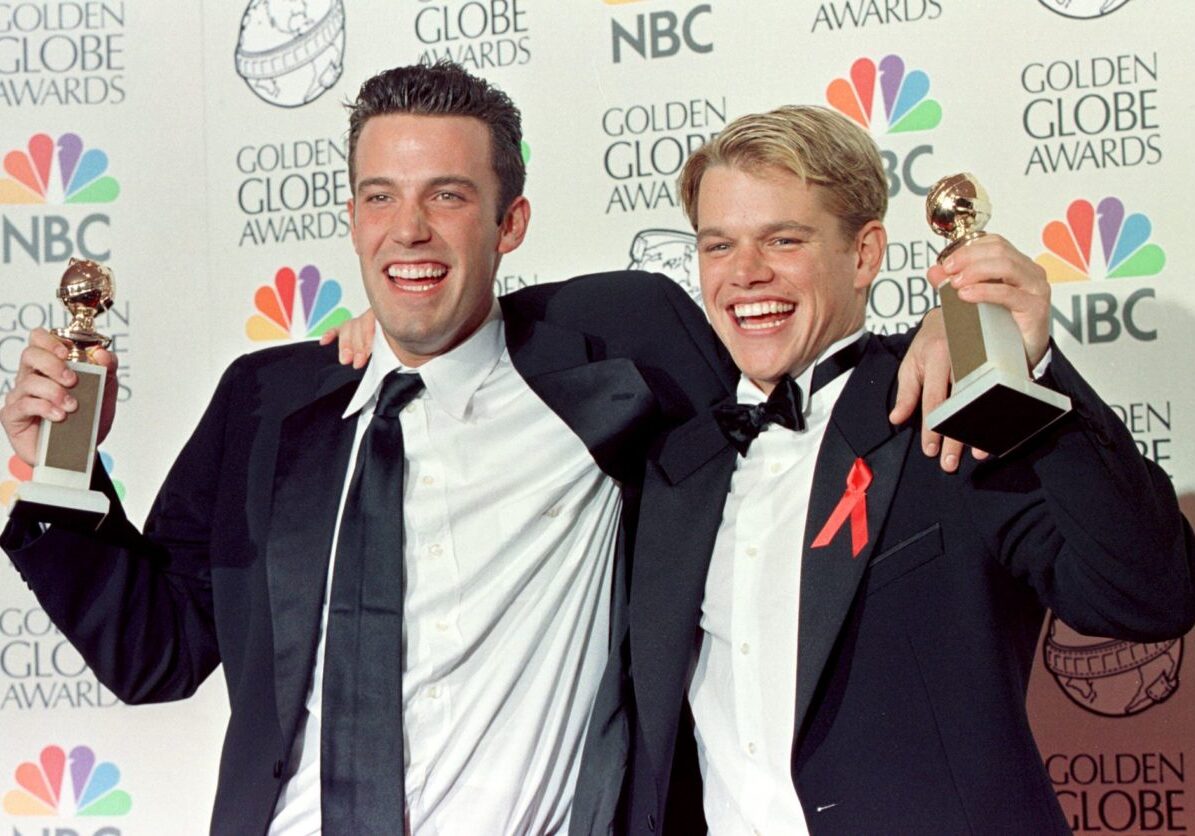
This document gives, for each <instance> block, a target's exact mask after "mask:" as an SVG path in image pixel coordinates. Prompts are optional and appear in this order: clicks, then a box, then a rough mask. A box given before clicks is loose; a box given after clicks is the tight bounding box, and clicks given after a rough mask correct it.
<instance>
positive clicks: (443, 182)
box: [357, 174, 478, 192]
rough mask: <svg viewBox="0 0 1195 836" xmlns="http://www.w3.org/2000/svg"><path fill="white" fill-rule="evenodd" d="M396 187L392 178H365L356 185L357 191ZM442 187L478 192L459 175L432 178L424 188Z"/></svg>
mask: <svg viewBox="0 0 1195 836" xmlns="http://www.w3.org/2000/svg"><path fill="white" fill-rule="evenodd" d="M397 185H398V181H397V180H395V179H394V178H393V177H367V178H365V179H364V180H362V181H361V182H360V183H358V184H357V190H358V191H360V190H362V189H367V188H371V187H374V186H380V187H382V188H394V187H395V186H397ZM444 186H458V187H464V188H466V189H469V190H471V191H474V192H476V191H478V187H477V183H476V182H475V181H474V180H472V179H470V178H468V177H465V176H464V175H460V174H443V175H441V176H439V177H433V178H432V179H431V180H429V181H428V182H427V184H426V187H425V188H428V189H439V188H443V187H444Z"/></svg>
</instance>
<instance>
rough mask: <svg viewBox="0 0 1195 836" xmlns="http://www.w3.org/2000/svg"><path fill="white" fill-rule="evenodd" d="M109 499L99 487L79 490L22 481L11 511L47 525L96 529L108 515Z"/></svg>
mask: <svg viewBox="0 0 1195 836" xmlns="http://www.w3.org/2000/svg"><path fill="white" fill-rule="evenodd" d="M110 506H111V503H110V502H109V500H108V497H107V496H106V495H104V494H103V493H101V492H100V491H89V490H79V489H78V488H67V487H63V486H62V485H50V484H46V483H44V482H22V483H21V485H20V487H18V488H17V493H16V502H15V503H13V507H12V515H13V516H14V517H21V518H24V519H30V520H36V521H37V522H42V523H47V524H49V525H62V526H66V527H68V528H79V529H82V528H86V529H92V530H95V529H97V528H99V527H100V523H102V522H103V521H104V517H106V516H108V509H109V507H110Z"/></svg>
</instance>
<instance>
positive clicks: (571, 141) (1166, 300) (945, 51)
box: [0, 0, 1195, 836]
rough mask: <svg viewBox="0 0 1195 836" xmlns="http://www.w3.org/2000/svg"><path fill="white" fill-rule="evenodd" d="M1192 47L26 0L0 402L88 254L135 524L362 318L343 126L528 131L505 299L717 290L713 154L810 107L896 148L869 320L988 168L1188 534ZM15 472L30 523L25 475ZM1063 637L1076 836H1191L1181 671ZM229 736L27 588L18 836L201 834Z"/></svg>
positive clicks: (1063, 13)
mask: <svg viewBox="0 0 1195 836" xmlns="http://www.w3.org/2000/svg"><path fill="white" fill-rule="evenodd" d="M1193 29H1195V4H1192V3H1190V2H1189V0H969V2H964V0H604V2H603V0H252V2H246V0H219V1H218V2H217V0H172V2H169V3H162V2H147V1H146V0H142V2H137V0H127V1H126V2H119V1H117V2H102V1H101V0H97V1H96V2H91V0H75V2H43V0H37V1H36V2H27V1H26V0H15V2H13V1H12V0H8V1H7V2H0V155H2V156H3V169H2V171H0V390H4V391H7V389H8V388H10V387H11V385H12V380H13V375H14V374H15V371H16V367H17V362H18V355H19V353H20V350H21V347H22V345H23V344H24V342H25V339H26V335H27V333H28V331H29V329H31V328H33V327H37V326H58V325H61V324H63V323H64V321H65V318H66V317H65V312H64V310H63V309H62V308H61V307H60V306H59V304H58V303H57V302H56V301H54V296H53V291H54V288H55V286H56V282H57V280H58V277H59V276H60V275H61V272H62V269H63V267H64V262H65V260H66V259H67V258H68V257H70V256H72V255H83V256H86V257H90V258H95V259H99V260H102V261H105V262H107V263H109V264H110V265H111V267H112V268H113V269H114V271H115V273H116V276H117V302H116V305H115V307H114V308H113V310H112V311H111V312H110V313H109V314H108V315H107V316H106V317H104V318H103V319H102V323H101V329H102V330H104V331H106V332H107V333H109V334H111V335H112V336H113V338H114V348H115V350H116V352H117V353H118V354H119V356H120V374H119V377H120V406H119V414H118V419H117V423H116V426H115V429H114V430H113V432H112V435H111V437H110V438H109V439H108V441H107V442H106V443H105V445H104V447H103V459H104V463H105V465H106V467H107V468H108V469H109V471H110V472H111V474H112V477H113V479H114V480H116V483H117V485H118V486H119V488H120V489H121V490H122V491H123V492H124V497H125V503H126V505H127V507H128V509H129V511H130V515H131V516H132V517H133V518H134V519H142V518H143V517H144V515H145V513H146V511H147V510H148V508H149V505H150V503H151V501H152V499H153V496H154V492H155V490H156V488H157V486H158V485H159V484H160V482H161V480H162V478H163V476H164V474H165V472H166V469H167V468H168V467H169V464H170V462H171V461H172V459H173V457H174V455H175V453H176V452H177V451H178V450H179V449H180V447H181V445H182V444H183V441H184V440H185V438H186V437H187V435H188V433H189V432H190V431H191V429H192V427H193V426H194V425H195V423H196V421H197V419H198V417H199V415H200V413H201V411H202V409H203V407H204V405H205V404H206V402H207V400H208V397H209V396H210V393H211V392H212V389H213V387H214V384H215V382H216V380H217V378H218V376H219V374H220V372H221V370H222V369H223V368H224V367H225V366H226V365H227V364H228V363H229V361H231V360H232V359H233V358H234V357H236V356H237V355H239V354H241V353H244V352H247V351H253V350H256V349H259V348H263V347H266V346H268V345H272V344H275V343H277V342H279V341H285V340H298V339H307V338H309V337H312V336H315V335H317V334H319V333H321V332H322V330H324V329H325V328H327V327H328V326H329V325H330V324H334V323H336V322H339V321H341V320H342V319H343V318H345V317H347V316H348V315H349V314H350V313H356V312H359V311H361V310H362V309H363V307H364V305H365V297H364V294H363V292H362V288H361V283H360V281H359V278H358V270H357V265H356V261H355V257H354V254H353V251H352V248H351V246H350V243H349V240H348V237H347V233H348V229H347V224H346V216H345V211H344V201H345V199H346V198H347V197H348V195H349V190H348V181H347V174H346V169H345V139H344V134H345V127H346V120H345V113H344V110H343V108H342V103H343V102H344V101H345V100H346V99H349V98H351V97H352V96H353V95H354V94H355V92H356V89H357V87H358V85H359V84H360V83H361V81H362V80H363V79H365V78H366V77H367V76H369V75H371V74H373V73H374V72H376V71H378V70H381V69H384V68H386V67H390V66H393V65H396V64H404V63H410V62H416V61H432V60H435V59H437V58H441V57H450V58H453V59H455V60H457V61H460V62H461V63H462V64H464V65H465V66H466V67H468V68H469V69H471V70H474V71H475V72H477V73H479V74H481V75H484V76H485V77H487V78H490V79H492V80H493V81H495V82H496V83H498V84H499V85H500V86H501V87H502V88H504V89H505V90H506V91H507V92H509V93H510V95H511V96H512V97H513V98H514V100H515V101H516V102H517V103H518V104H519V106H520V107H521V108H522V111H523V116H524V120H525V129H526V146H525V148H524V153H525V155H526V156H527V158H528V160H529V163H528V167H529V172H530V174H529V178H528V186H527V194H528V195H529V197H530V200H531V203H532V205H533V208H534V211H533V213H532V217H533V221H532V224H531V231H530V234H529V236H528V238H527V241H526V243H525V245H524V246H523V247H522V248H521V249H520V250H518V251H517V252H515V253H513V254H512V255H510V256H508V257H507V258H506V259H505V261H504V262H503V264H502V266H501V270H500V275H499V277H498V279H497V282H496V285H497V288H496V289H497V290H498V291H499V292H506V291H510V290H514V289H517V288H519V287H523V286H525V285H528V284H534V283H537V282H543V281H551V280H555V279H561V278H566V277H568V276H571V275H574V274H577V273H583V272H588V271H594V270H601V269H608V268H613V267H628V266H633V267H642V268H645V269H652V270H661V271H664V272H666V273H668V274H669V275H671V276H673V277H674V278H675V279H676V280H677V281H678V282H680V283H681V284H683V285H684V286H685V287H687V288H689V289H690V290H691V291H693V292H695V282H696V259H695V257H694V246H693V238H692V235H691V233H690V231H689V229H688V228H687V226H686V224H685V221H684V219H683V216H682V214H681V212H680V210H679V208H678V207H677V201H676V191H675V186H674V182H675V177H676V174H677V172H678V170H679V167H680V165H681V162H682V161H683V159H684V158H685V156H686V154H687V153H688V152H689V151H691V150H692V149H694V148H695V147H697V146H698V145H699V144H700V143H701V142H703V141H704V140H705V139H707V138H708V137H710V136H711V135H713V134H715V133H717V132H718V131H719V130H720V129H721V128H722V127H723V126H724V125H725V124H726V123H727V122H728V121H729V120H731V119H733V118H735V117H736V116H738V115H740V114H743V113H747V112H751V111H758V110H761V109H767V108H772V107H775V106H777V105H781V104H785V103H800V102H804V103H817V104H827V105H829V106H831V107H835V108H837V109H839V110H841V111H842V112H843V113H845V114H847V115H848V116H850V117H851V118H853V119H855V120H857V121H859V122H860V123H861V124H863V125H865V126H866V127H867V128H868V129H869V130H870V131H871V132H872V134H873V135H874V137H875V139H876V141H877V142H878V143H879V145H880V147H881V148H882V149H883V153H884V159H885V162H886V165H887V169H888V175H889V181H890V190H891V196H892V201H891V210H890V213H889V217H888V226H889V231H890V236H891V243H890V244H889V247H888V252H887V258H886V260H885V264H884V267H883V270H882V273H881V276H880V278H879V279H878V280H877V282H876V284H875V286H874V289H873V292H872V295H871V299H870V302H869V311H868V312H869V323H870V325H871V327H872V328H874V329H876V330H878V331H894V330H900V329H904V328H907V327H908V326H909V324H910V323H913V322H915V321H917V320H918V319H919V318H920V317H921V315H922V314H923V313H924V312H925V311H926V310H927V309H928V308H929V307H931V306H932V305H933V304H934V301H935V300H934V294H933V291H932V289H931V288H930V287H929V286H928V284H927V283H926V281H925V278H924V276H925V271H926V269H927V267H928V266H929V264H931V263H932V262H933V259H934V256H935V254H936V252H937V251H938V250H939V248H940V244H939V243H938V242H937V241H935V240H934V239H933V237H932V235H931V234H930V233H929V232H928V229H927V227H926V226H925V223H924V221H923V208H922V207H923V198H924V195H925V193H926V190H927V187H928V186H929V185H930V184H932V183H933V182H934V180H936V179H937V178H938V177H940V176H942V175H944V174H947V173H951V172H954V171H958V170H969V171H973V172H975V173H976V174H977V175H978V176H979V177H980V178H981V179H982V181H983V182H984V183H985V184H986V186H987V188H988V190H989V192H990V193H991V196H992V199H993V203H994V207H995V210H994V217H993V220H992V223H991V226H990V228H991V229H993V230H996V231H999V232H1001V233H1003V234H1004V235H1006V236H1007V237H1009V238H1010V239H1011V240H1012V241H1013V242H1015V243H1016V244H1017V245H1018V246H1020V247H1021V248H1022V249H1024V250H1026V251H1027V252H1029V253H1031V254H1033V255H1035V256H1038V257H1039V258H1040V260H1041V263H1042V264H1044V265H1045V266H1046V267H1047V269H1048V270H1049V272H1050V276H1051V278H1052V279H1053V280H1054V281H1056V282H1057V284H1056V285H1055V287H1054V307H1055V311H1054V336H1055V338H1056V339H1057V341H1058V343H1059V344H1060V345H1061V346H1062V347H1063V349H1064V350H1065V351H1066V352H1067V354H1068V355H1069V356H1071V357H1072V358H1073V359H1074V360H1075V362H1076V365H1077V366H1078V367H1079V368H1080V369H1081V370H1082V371H1083V373H1084V374H1085V375H1086V376H1087V377H1088V378H1089V379H1090V380H1091V381H1092V382H1093V383H1094V385H1095V386H1096V388H1097V389H1098V390H1099V391H1100V392H1101V393H1102V394H1103V395H1104V397H1105V398H1106V399H1107V400H1108V401H1109V402H1110V403H1111V404H1113V405H1114V409H1115V410H1116V411H1117V413H1118V414H1119V415H1120V416H1121V417H1122V418H1123V419H1124V421H1125V423H1126V424H1127V425H1128V428H1129V430H1130V431H1131V432H1132V434H1133V436H1134V438H1135V439H1136V440H1137V443H1138V444H1139V446H1140V447H1141V449H1142V452H1143V453H1144V454H1145V455H1147V456H1149V457H1150V458H1152V459H1154V460H1155V461H1157V462H1158V464H1160V465H1161V466H1162V467H1163V468H1164V469H1165V470H1166V471H1167V472H1168V473H1169V474H1170V475H1171V477H1172V478H1173V480H1174V483H1175V487H1176V488H1177V490H1178V492H1179V494H1180V495H1182V496H1183V498H1184V503H1185V507H1187V509H1188V511H1189V510H1190V509H1191V507H1192V505H1193V501H1192V498H1191V494H1192V492H1193V489H1195V435H1193V434H1192V413H1193V410H1195V391H1193V387H1192V386H1191V385H1190V380H1191V372H1192V360H1191V357H1192V349H1193V348H1195V286H1193V285H1192V283H1191V275H1192V271H1193V270H1195V256H1193V253H1192V236H1191V233H1190V230H1189V227H1190V225H1191V221H1190V215H1191V213H1190V208H1189V206H1188V204H1189V203H1190V202H1191V199H1192V197H1191V195H1192V192H1193V191H1195V174H1193V168H1192V163H1191V156H1190V152H1189V149H1188V148H1187V145H1188V144H1189V142H1190V139H1189V138H1190V136H1192V134H1193V133H1195V110H1193V108H1192V104H1191V101H1192V90H1195V69H1193V68H1192V64H1191V62H1190V60H1189V50H1190V33H1191V32H1192V30H1193ZM4 445H5V442H2V441H0V499H3V500H4V501H7V499H8V498H9V497H10V496H11V493H12V490H13V489H14V487H15V485H16V484H17V483H18V482H19V481H20V480H22V479H25V478H28V472H27V470H26V469H25V468H23V467H22V465H21V464H20V463H19V462H17V461H16V460H15V459H14V458H10V456H11V451H10V450H9V449H8V447H7V446H4ZM0 516H2V512H0ZM1044 639H1045V642H1044V644H1043V648H1042V652H1041V653H1040V654H1039V663H1038V666H1037V670H1036V671H1035V673H1034V678H1033V680H1032V682H1031V683H1030V709H1031V714H1032V719H1033V723H1034V727H1035V729H1036V730H1037V734H1038V740H1039V742H1040V744H1041V747H1042V750H1043V754H1044V757H1045V759H1046V763H1047V766H1048V768H1049V773H1050V776H1051V778H1052V779H1053V780H1054V782H1055V784H1056V786H1057V790H1058V793H1059V796H1060V797H1061V798H1062V803H1063V807H1064V809H1065V811H1066V814H1067V816H1068V818H1069V819H1070V821H1071V824H1072V825H1073V826H1074V827H1076V828H1077V829H1079V830H1081V831H1090V832H1103V831H1113V832H1126V831H1127V832H1180V831H1184V830H1189V829H1191V828H1192V827H1195V810H1192V807H1195V685H1191V684H1187V683H1185V682H1184V679H1185V674H1186V671H1184V670H1183V662H1184V660H1183V658H1182V657H1183V649H1184V648H1183V642H1182V641H1176V642H1164V643H1160V644H1156V645H1127V644H1122V643H1109V642H1106V641H1104V640H1101V639H1099V638H1091V637H1084V636H1080V635H1076V634H1075V633H1074V632H1073V631H1071V630H1070V629H1069V628H1067V627H1066V626H1065V625H1062V624H1052V625H1051V626H1049V627H1048V628H1047V635H1046V636H1045V637H1044ZM226 713H227V703H226V699H225V697H224V692H223V686H222V684H221V681H220V677H219V675H215V676H213V677H211V679H210V680H209V681H208V682H207V683H206V684H205V686H204V687H203V688H202V689H201V690H200V692H199V694H198V695H196V696H195V697H194V698H193V699H191V700H189V701H187V702H185V703H180V704H176V705H163V706H148V707H132V708H130V707H125V706H122V705H119V704H118V703H117V702H116V700H115V699H114V698H113V697H112V695H111V694H110V693H109V692H108V691H106V690H105V689H104V688H103V686H101V685H99V684H98V683H97V682H96V679H95V677H94V676H93V675H92V674H91V673H90V672H89V671H88V670H87V669H86V668H85V666H84V665H83V664H82V662H81V660H80V658H79V656H78V655H77V654H76V653H75V652H74V651H73V650H72V649H71V648H70V647H69V645H67V644H66V643H65V642H64V641H63V639H62V637H61V636H60V635H59V634H58V633H57V632H56V631H55V630H54V628H53V627H52V626H51V625H50V624H49V623H48V621H47V619H46V616H45V614H44V613H43V612H42V610H41V609H39V608H38V606H37V603H36V601H35V600H34V598H33V596H32V595H31V594H30V593H29V591H28V590H27V589H26V588H25V587H24V585H23V584H22V583H21V582H20V579H19V577H18V576H17V574H16V573H15V572H14V571H13V570H12V568H11V567H10V566H9V565H8V563H7V561H4V562H3V565H2V566H0V796H2V801H0V821H2V822H3V826H4V830H5V831H6V832H11V833H12V834H14V836H17V835H18V834H19V836H33V834H38V835H39V836H41V834H56V835H57V836H69V835H70V834H78V836H83V834H86V836H92V834H101V833H102V834H108V835H109V836H111V835H112V834H118V833H123V834H156V833H201V832H206V828H207V821H208V814H209V809H210V803H211V796H212V792H213V788H214V784H215V777H216V769H217V754H218V751H219V746H220V740H221V734H222V728H223V725H224V722H225V717H226ZM1188 756H1191V757H1192V758H1193V762H1192V764H1191V767H1192V774H1191V775H1188V774H1187V764H1186V758H1187V757H1188ZM64 763H65V764H67V765H66V766H65V767H64V766H63V765H62V764H64Z"/></svg>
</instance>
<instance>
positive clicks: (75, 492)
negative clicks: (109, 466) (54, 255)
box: [14, 258, 115, 525]
mask: <svg viewBox="0 0 1195 836" xmlns="http://www.w3.org/2000/svg"><path fill="white" fill-rule="evenodd" d="M114 290H115V284H114V282H113V280H112V272H111V271H110V270H109V269H108V268H107V267H104V266H102V265H100V264H97V263H95V262H94V261H86V260H81V259H76V258H72V259H71V260H70V265H69V266H68V267H67V268H66V272H64V273H63V274H62V281H61V282H60V283H59V285H58V298H59V300H61V301H62V303H63V304H64V305H66V308H67V310H68V311H70V313H71V317H72V318H71V321H70V323H69V324H68V325H67V326H66V327H65V328H55V329H54V330H53V331H51V333H52V334H53V335H54V336H55V337H57V338H58V339H59V340H61V341H62V342H63V343H65V344H66V346H67V348H69V349H70V354H69V355H68V356H67V363H66V364H67V366H68V367H70V369H72V370H73V371H74V372H75V374H76V375H78V383H76V384H75V386H74V388H72V389H71V395H73V396H74V398H75V400H76V401H78V404H79V406H78V408H77V409H76V410H75V411H74V412H70V413H67V416H66V419H65V420H62V421H58V422H51V421H43V422H42V425H41V431H40V434H39V435H38V439H37V463H36V464H35V465H34V467H33V478H32V479H30V480H29V481H28V482H23V483H22V484H21V485H20V486H19V487H18V488H17V492H16V499H17V506H16V508H14V511H15V510H17V508H21V510H22V511H24V512H27V513H30V514H32V515H34V516H36V517H37V518H38V519H40V520H43V521H45V522H58V521H66V520H72V519H73V520H75V521H84V522H90V523H93V524H95V525H99V523H100V521H101V520H102V519H103V518H104V516H105V515H106V514H107V513H108V505H109V503H108V497H107V496H105V495H104V494H103V493H101V492H100V491H93V490H91V469H92V467H93V466H94V463H95V448H96V434H97V432H98V431H99V426H100V407H101V403H102V401H103V397H104V383H105V381H106V379H107V376H108V370H107V368H105V367H104V366H100V365H97V364H95V363H89V362H87V359H88V353H89V352H90V351H92V350H93V349H96V348H107V347H108V344H109V343H110V342H111V340H110V339H109V338H108V337H106V336H104V335H103V334H99V333H96V331H95V317H96V315H97V314H101V313H103V312H104V311H106V310H108V308H110V307H112V296H113V292H114ZM22 506H24V507H23V508H22Z"/></svg>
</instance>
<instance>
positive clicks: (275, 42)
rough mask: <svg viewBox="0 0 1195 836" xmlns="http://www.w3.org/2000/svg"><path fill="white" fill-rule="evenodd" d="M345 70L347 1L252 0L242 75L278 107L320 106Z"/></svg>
mask: <svg viewBox="0 0 1195 836" xmlns="http://www.w3.org/2000/svg"><path fill="white" fill-rule="evenodd" d="M343 69H344V4H343V2H342V0H251V1H250V3H249V5H248V6H247V7H246V8H245V14H244V16H243V17H242V18H241V34H240V38H239V39H238V41H237V49H236V70H237V74H238V75H239V76H240V77H241V78H243V79H244V80H245V83H246V84H247V85H249V89H250V90H252V91H253V92H254V93H256V94H257V96H258V98H260V99H262V100H263V101H266V102H269V103H270V104H272V105H277V106H278V107H301V106H302V105H305V104H307V103H308V102H312V101H315V100H316V99H318V98H319V97H320V96H321V95H323V94H324V92H326V91H327V90H329V89H330V88H331V87H332V85H334V84H335V83H336V82H337V81H339V80H340V73H341V71H342V70H343Z"/></svg>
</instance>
